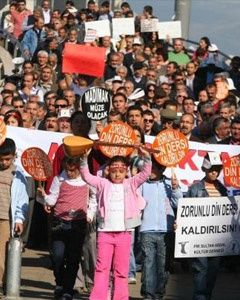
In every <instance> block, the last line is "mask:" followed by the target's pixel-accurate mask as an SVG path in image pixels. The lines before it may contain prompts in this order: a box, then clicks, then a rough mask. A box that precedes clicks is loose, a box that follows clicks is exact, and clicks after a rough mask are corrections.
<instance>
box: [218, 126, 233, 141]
mask: <svg viewBox="0 0 240 300" xmlns="http://www.w3.org/2000/svg"><path fill="white" fill-rule="evenodd" d="M215 131H216V134H217V136H218V137H219V138H220V139H221V140H223V139H225V138H227V137H229V135H230V132H231V130H230V122H222V123H221V124H220V125H219V126H218V127H217V128H216V130H215Z"/></svg>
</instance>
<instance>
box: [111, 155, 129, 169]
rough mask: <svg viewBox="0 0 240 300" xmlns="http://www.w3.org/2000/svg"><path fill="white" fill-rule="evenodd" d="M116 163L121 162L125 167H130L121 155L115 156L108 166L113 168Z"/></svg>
mask: <svg viewBox="0 0 240 300" xmlns="http://www.w3.org/2000/svg"><path fill="white" fill-rule="evenodd" d="M115 162H121V163H123V164H124V165H126V167H128V159H127V158H126V157H124V156H121V155H116V156H113V157H112V158H111V159H110V160H109V161H108V166H111V165H112V164H114V163H115Z"/></svg>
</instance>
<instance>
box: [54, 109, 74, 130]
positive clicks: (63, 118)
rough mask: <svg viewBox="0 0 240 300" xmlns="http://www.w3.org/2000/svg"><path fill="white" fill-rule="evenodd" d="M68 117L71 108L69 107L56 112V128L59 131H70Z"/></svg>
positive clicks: (69, 116)
mask: <svg viewBox="0 0 240 300" xmlns="http://www.w3.org/2000/svg"><path fill="white" fill-rule="evenodd" d="M70 118H71V110H70V109H69V108H67V109H61V110H60V111H59V113H58V118H57V122H58V130H59V132H63V133H71V132H72V130H71V126H70Z"/></svg>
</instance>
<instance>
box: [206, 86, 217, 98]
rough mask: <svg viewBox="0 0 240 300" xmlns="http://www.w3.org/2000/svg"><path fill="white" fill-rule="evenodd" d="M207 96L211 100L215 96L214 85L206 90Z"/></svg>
mask: <svg viewBox="0 0 240 300" xmlns="http://www.w3.org/2000/svg"><path fill="white" fill-rule="evenodd" d="M207 93H208V97H209V100H210V101H213V100H214V99H215V97H216V93H217V89H216V88H215V87H211V88H209V89H208V90H207Z"/></svg>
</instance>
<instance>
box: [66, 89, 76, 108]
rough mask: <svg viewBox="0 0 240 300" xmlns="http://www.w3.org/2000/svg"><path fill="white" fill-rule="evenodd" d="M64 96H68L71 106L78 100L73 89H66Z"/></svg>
mask: <svg viewBox="0 0 240 300" xmlns="http://www.w3.org/2000/svg"><path fill="white" fill-rule="evenodd" d="M64 98H66V99H67V100H68V103H69V105H70V106H71V105H73V104H74V102H75V100H76V98H75V94H74V92H72V91H65V92H64Z"/></svg>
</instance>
